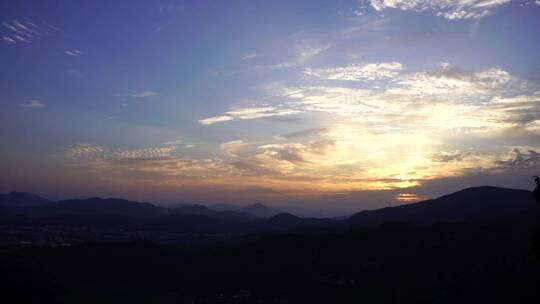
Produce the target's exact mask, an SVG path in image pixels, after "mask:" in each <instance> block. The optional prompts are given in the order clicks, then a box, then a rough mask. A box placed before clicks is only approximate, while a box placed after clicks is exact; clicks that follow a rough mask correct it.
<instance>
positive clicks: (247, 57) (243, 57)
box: [240, 53, 259, 61]
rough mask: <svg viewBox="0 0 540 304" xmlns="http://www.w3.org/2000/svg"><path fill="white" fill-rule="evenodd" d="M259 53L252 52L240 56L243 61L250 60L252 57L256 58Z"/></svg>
mask: <svg viewBox="0 0 540 304" xmlns="http://www.w3.org/2000/svg"><path fill="white" fill-rule="evenodd" d="M258 56H259V55H258V54H256V53H251V54H247V55H245V56H242V57H241V58H240V60H241V61H244V60H250V59H254V58H257V57H258Z"/></svg>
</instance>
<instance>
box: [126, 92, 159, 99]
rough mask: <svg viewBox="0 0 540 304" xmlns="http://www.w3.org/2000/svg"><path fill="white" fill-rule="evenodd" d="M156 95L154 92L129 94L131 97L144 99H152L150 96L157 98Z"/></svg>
mask: <svg viewBox="0 0 540 304" xmlns="http://www.w3.org/2000/svg"><path fill="white" fill-rule="evenodd" d="M157 95H159V94H158V93H156V92H154V91H144V92H141V93H136V94H131V97H135V98H146V97H152V96H157Z"/></svg>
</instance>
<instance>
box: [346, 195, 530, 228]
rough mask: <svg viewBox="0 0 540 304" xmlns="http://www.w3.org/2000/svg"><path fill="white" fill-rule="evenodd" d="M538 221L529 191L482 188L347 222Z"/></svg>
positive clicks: (363, 214)
mask: <svg viewBox="0 0 540 304" xmlns="http://www.w3.org/2000/svg"><path fill="white" fill-rule="evenodd" d="M539 219H540V204H538V203H536V202H535V201H534V199H533V197H532V193H531V192H530V191H526V190H517V189H505V188H498V187H489V186H483V187H475V188H467V189H464V190H461V191H458V192H455V193H452V194H448V195H445V196H441V197H439V198H437V199H430V200H426V201H422V202H418V203H413V204H408V205H402V206H397V207H387V208H382V209H378V210H372V211H362V212H359V213H357V214H354V215H353V216H351V217H350V218H349V219H346V220H345V221H344V222H345V223H346V224H348V225H353V226H372V225H379V224H383V223H386V222H406V223H411V224H417V225H430V224H434V223H438V222H469V223H497V224H502V223H508V222H515V223H516V222H519V223H535V222H538V220H539Z"/></svg>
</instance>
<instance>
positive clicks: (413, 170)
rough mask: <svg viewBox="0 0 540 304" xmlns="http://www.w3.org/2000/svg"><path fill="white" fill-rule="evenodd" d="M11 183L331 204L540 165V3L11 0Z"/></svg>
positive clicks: (0, 181) (443, 188)
mask: <svg viewBox="0 0 540 304" xmlns="http://www.w3.org/2000/svg"><path fill="white" fill-rule="evenodd" d="M0 22H1V23H2V25H1V27H0V39H1V41H0V71H1V72H0V87H1V90H0V107H1V110H0V142H1V143H2V144H1V145H2V148H1V150H0V172H2V174H1V175H0V192H8V191H12V190H17V191H27V192H33V193H37V194H40V195H43V196H45V197H48V198H51V199H64V198H72V197H88V196H103V197H122V198H128V199H136V200H144V201H150V202H155V203H161V204H170V203H202V204H213V203H235V204H248V203H255V202H261V203H264V204H267V205H269V206H289V207H291V208H293V207H294V208H297V209H298V210H304V211H306V212H308V211H309V212H312V213H313V214H315V213H316V212H318V213H320V214H325V215H340V214H346V213H349V212H355V211H359V210H364V209H374V208H380V207H385V206H394V205H400V204H406V203H410V202H415V201H419V200H422V199H426V198H432V197H437V196H440V195H443V194H447V193H450V192H453V191H457V190H460V189H462V188H466V187H472V186H480V185H493V186H501V187H508V188H523V189H530V188H532V187H533V183H532V179H531V177H532V175H534V174H540V170H539V169H540V75H539V71H540V56H538V52H539V51H540V1H534V0H532V1H531V0H523V1H521V0H453V1H450V0H431V1H430V0H414V1H405V0H365V1H359V0H350V1H345V0H343V1H316V0H306V1H279V0H273V1H233V0H231V1H204V0H197V1H149V0H148V1H141V0H130V1H101V0H93V1H67V0H66V1H60V0H58V1H47V0H39V1H24V0H21V1H2V2H1V3H0Z"/></svg>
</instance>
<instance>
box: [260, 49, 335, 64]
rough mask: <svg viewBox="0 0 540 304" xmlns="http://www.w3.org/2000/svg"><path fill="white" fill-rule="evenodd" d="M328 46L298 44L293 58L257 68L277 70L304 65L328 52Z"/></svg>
mask: <svg viewBox="0 0 540 304" xmlns="http://www.w3.org/2000/svg"><path fill="white" fill-rule="evenodd" d="M329 48H330V46H328V45H323V46H321V45H313V44H309V43H302V44H298V45H297V46H296V47H295V55H294V57H293V58H291V59H288V60H285V61H282V62H280V63H276V64H272V65H268V66H259V67H258V68H263V69H265V68H266V69H271V70H279V69H285V68H292V67H297V66H301V65H304V64H306V63H307V62H309V61H310V60H311V59H312V58H315V57H316V56H318V55H319V54H321V53H323V52H324V51H326V50H328V49H329Z"/></svg>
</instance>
